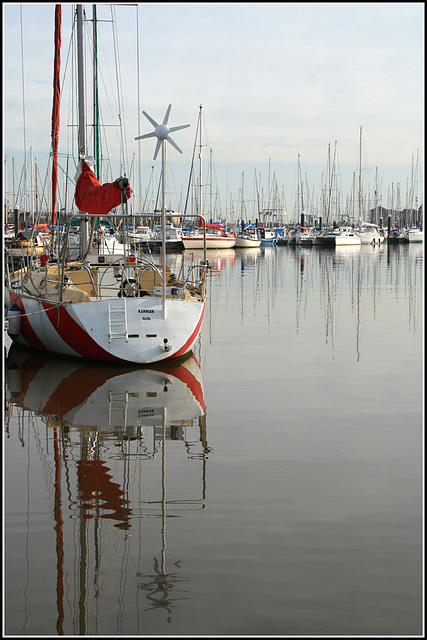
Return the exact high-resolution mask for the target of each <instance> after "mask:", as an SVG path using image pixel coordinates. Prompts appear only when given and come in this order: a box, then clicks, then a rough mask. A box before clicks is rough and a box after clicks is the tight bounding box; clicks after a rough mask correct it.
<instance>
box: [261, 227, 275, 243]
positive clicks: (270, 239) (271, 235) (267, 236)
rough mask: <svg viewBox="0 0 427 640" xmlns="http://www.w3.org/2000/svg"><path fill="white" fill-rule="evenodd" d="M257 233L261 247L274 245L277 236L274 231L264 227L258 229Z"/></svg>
mask: <svg viewBox="0 0 427 640" xmlns="http://www.w3.org/2000/svg"><path fill="white" fill-rule="evenodd" d="M257 231H258V234H259V237H260V238H261V246H262V247H265V246H271V245H275V244H276V241H277V234H276V232H275V231H272V230H271V229H265V228H264V227H259V228H258V230H257Z"/></svg>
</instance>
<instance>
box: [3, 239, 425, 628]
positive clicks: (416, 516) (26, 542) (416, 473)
mask: <svg viewBox="0 0 427 640" xmlns="http://www.w3.org/2000/svg"><path fill="white" fill-rule="evenodd" d="M180 259H181V254H176V255H175V256H171V261H172V262H171V263H172V266H174V264H173V261H174V260H176V261H177V262H178V261H179V260H180ZM191 259H193V258H192V256H191V255H190V254H187V252H185V253H184V260H185V261H190V260H191ZM208 260H209V267H210V268H209V269H208V277H207V289H208V295H207V307H206V313H205V321H204V323H203V327H202V331H201V334H200V337H199V340H198V341H197V343H196V345H195V347H194V353H193V355H191V358H190V360H189V361H188V360H185V359H184V361H183V362H178V363H176V364H175V365H172V366H171V365H170V364H169V365H168V366H166V365H164V366H163V368H160V369H159V368H156V367H155V368H148V369H147V368H144V367H142V368H140V367H139V368H134V367H133V368H132V367H126V366H125V367H123V366H122V367H117V365H105V364H104V365H98V364H95V363H84V362H76V361H75V360H74V359H71V360H69V359H64V358H59V359H58V358H52V357H51V356H48V355H46V354H45V355H43V354H37V353H34V352H30V353H28V352H27V351H25V350H22V349H21V348H20V347H18V346H16V345H11V343H10V340H8V336H7V334H5V350H6V359H5V371H6V373H5V393H6V395H5V419H4V436H5V439H4V464H5V473H4V483H5V484H4V498H5V514H4V515H5V522H4V524H5V549H6V554H5V569H4V571H5V573H4V577H5V584H6V586H7V589H6V592H5V607H4V630H5V633H6V635H35V636H37V635H103V636H107V635H126V636H132V635H146V636H151V635H160V636H167V635H173V636H175V635H184V636H185V635H201V636H203V635H207V636H209V635H217V636H218V635H219V636H221V635H227V636H228V635H259V636H263V635H280V636H297V635H315V636H331V635H340V636H341V635H342V636H346V635H382V636H383V635H386V636H388V635H393V636H394V635H404V636H407V635H415V636H416V635H419V634H420V633H421V629H422V608H423V607H422V604H423V598H422V566H423V563H422V540H423V537H422V510H421V506H420V505H421V497H422V467H423V447H422V440H423V431H422V425H423V417H422V362H423V356H422V333H423V245H419V244H403V245H386V244H382V245H381V246H376V247H373V246H370V245H368V246H367V245H365V246H363V245H362V246H358V247H337V248H335V249H327V248H319V249H316V248H315V247H311V248H309V249H308V248H305V247H298V246H296V247H288V246H280V245H277V246H276V247H265V248H263V247H259V248H255V249H225V250H222V251H221V250H219V251H217V252H213V251H212V252H210V254H209V257H208ZM41 584H42V585H43V590H42V591H41V589H40V585H41ZM41 594H42V597H41Z"/></svg>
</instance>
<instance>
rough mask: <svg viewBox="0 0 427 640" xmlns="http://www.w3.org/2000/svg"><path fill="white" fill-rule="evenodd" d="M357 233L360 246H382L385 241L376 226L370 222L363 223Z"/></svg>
mask: <svg viewBox="0 0 427 640" xmlns="http://www.w3.org/2000/svg"><path fill="white" fill-rule="evenodd" d="M357 233H358V236H359V238H360V242H361V244H382V243H383V242H384V240H385V236H384V234H383V233H382V232H381V231H380V228H379V227H378V225H376V224H372V223H370V222H363V223H362V224H361V225H360V227H359V229H358V230H357Z"/></svg>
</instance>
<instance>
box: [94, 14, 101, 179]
mask: <svg viewBox="0 0 427 640" xmlns="http://www.w3.org/2000/svg"><path fill="white" fill-rule="evenodd" d="M93 146H94V149H93V157H94V159H95V167H96V177H97V179H98V180H100V179H101V163H100V155H101V154H100V149H99V97H98V27H97V21H96V4H94V5H93Z"/></svg>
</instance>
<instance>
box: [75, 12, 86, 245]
mask: <svg viewBox="0 0 427 640" xmlns="http://www.w3.org/2000/svg"><path fill="white" fill-rule="evenodd" d="M76 17H77V82H78V102H79V104H78V109H79V124H78V132H79V133H78V148H79V159H80V160H84V159H85V157H86V93H85V61H84V25H83V5H82V4H78V5H77V6H76ZM88 231H89V226H88V221H87V219H86V220H85V219H84V218H82V221H81V232H80V233H81V235H80V253H81V257H84V256H85V255H86V253H87V250H88V244H89V237H88V236H89V233H88Z"/></svg>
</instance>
